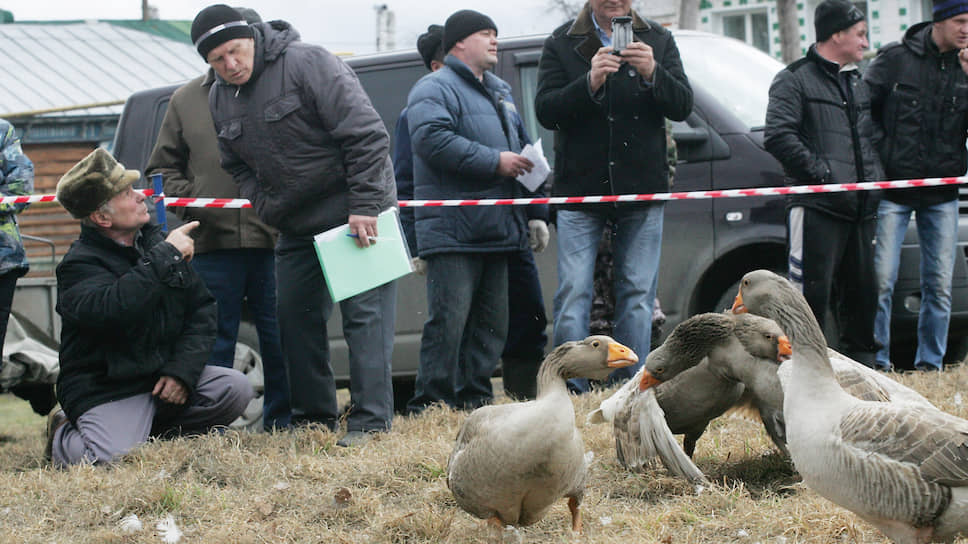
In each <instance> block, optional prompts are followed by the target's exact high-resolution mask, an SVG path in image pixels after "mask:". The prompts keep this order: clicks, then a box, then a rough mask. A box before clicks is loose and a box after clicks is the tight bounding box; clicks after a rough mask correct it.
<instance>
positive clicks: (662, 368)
mask: <svg viewBox="0 0 968 544" xmlns="http://www.w3.org/2000/svg"><path fill="white" fill-rule="evenodd" d="M663 372H665V367H664V366H660V367H659V368H657V369H655V372H654V374H662V373H663Z"/></svg>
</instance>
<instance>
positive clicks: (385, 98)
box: [356, 63, 427, 140]
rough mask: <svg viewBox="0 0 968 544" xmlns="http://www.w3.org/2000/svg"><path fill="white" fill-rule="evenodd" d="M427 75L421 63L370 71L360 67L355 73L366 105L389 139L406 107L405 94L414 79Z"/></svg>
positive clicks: (414, 81)
mask: <svg viewBox="0 0 968 544" xmlns="http://www.w3.org/2000/svg"><path fill="white" fill-rule="evenodd" d="M426 73H427V68H426V67H425V66H424V65H423V63H419V64H409V65H398V66H389V67H386V66H382V67H377V68H376V69H373V70H367V69H366V68H361V69H359V70H358V71H357V72H356V75H357V77H359V78H360V83H361V84H362V85H363V88H364V89H365V90H366V94H367V95H369V97H370V102H372V103H373V107H374V108H376V111H377V113H379V114H380V117H381V118H382V119H383V124H385V125H386V127H387V132H388V133H389V134H390V138H391V140H392V138H393V133H394V131H395V130H396V128H397V119H399V118H400V112H401V111H402V110H403V108H405V107H406V106H407V95H408V94H409V93H410V89H411V88H412V87H413V85H414V83H416V82H417V80H418V79H420V78H421V77H423V76H424V74H426Z"/></svg>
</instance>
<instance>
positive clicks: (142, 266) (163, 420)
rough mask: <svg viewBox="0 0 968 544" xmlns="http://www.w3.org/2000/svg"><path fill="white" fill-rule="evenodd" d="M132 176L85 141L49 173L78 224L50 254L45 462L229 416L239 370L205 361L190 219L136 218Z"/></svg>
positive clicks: (206, 343)
mask: <svg viewBox="0 0 968 544" xmlns="http://www.w3.org/2000/svg"><path fill="white" fill-rule="evenodd" d="M139 177H140V174H139V173H138V171H136V170H125V168H124V166H122V165H121V164H119V163H118V162H117V161H115V160H114V157H112V156H111V155H110V154H109V153H108V152H107V151H105V150H103V149H96V150H94V151H93V152H92V153H91V154H89V155H88V156H87V157H85V158H84V159H82V160H81V162H79V163H77V164H76V165H74V167H73V168H71V169H70V171H68V172H67V173H66V174H64V176H63V177H62V178H61V179H60V181H59V182H58V183H57V199H58V200H59V201H60V203H61V205H63V206H64V208H65V209H67V211H68V212H70V214H71V215H72V216H74V217H75V218H77V219H80V220H81V236H80V238H78V240H77V241H75V242H74V243H73V244H72V245H71V249H70V251H68V253H67V255H65V256H64V259H63V261H61V263H60V264H59V265H58V266H57V288H58V289H57V313H58V314H60V316H61V321H62V332H61V349H60V376H59V377H58V380H57V398H58V400H59V401H60V404H61V407H62V408H63V411H60V412H56V413H54V414H53V415H52V416H51V420H50V422H49V425H48V437H47V452H46V453H47V455H48V456H49V458H50V459H51V461H52V462H53V464H54V465H55V466H66V465H71V464H75V463H85V462H86V463H107V462H110V461H112V460H113V459H115V458H117V457H118V456H121V455H124V454H125V453H127V452H128V451H129V450H131V449H132V448H134V447H136V446H138V445H139V444H142V443H144V442H145V441H146V440H147V439H148V437H149V436H152V435H158V434H179V433H203V432H206V431H207V430H208V429H210V428H211V427H212V426H216V425H228V424H229V423H231V422H232V421H233V420H234V419H235V418H237V417H238V416H239V415H240V414H241V413H242V411H243V410H244V409H245V407H246V405H247V404H248V403H249V400H250V399H251V397H252V387H251V385H249V382H248V380H247V379H246V377H245V376H244V375H243V374H242V373H240V372H238V371H236V370H233V369H229V368H222V367H217V366H206V363H207V362H208V360H209V356H210V354H211V351H212V346H213V345H214V343H215V331H216V320H215V316H216V311H215V299H214V298H213V297H212V295H211V294H210V293H209V292H208V290H207V289H206V288H205V284H204V283H203V282H202V280H201V278H200V277H199V276H198V275H196V274H195V272H194V271H193V269H192V267H191V266H189V264H188V261H190V260H191V258H192V254H193V252H194V248H195V244H194V241H193V240H192V238H191V237H190V235H189V234H190V233H191V231H192V230H193V229H194V228H196V227H197V226H198V222H197V221H193V222H191V223H187V224H185V225H183V226H182V227H180V228H178V229H176V230H173V231H172V232H170V233H169V234H168V235H167V237H166V236H165V234H164V233H163V232H162V230H161V227H159V226H158V225H154V224H148V218H149V216H148V208H147V206H146V205H145V196H144V195H142V194H141V193H139V192H137V191H135V190H134V189H132V187H131V184H132V183H133V182H134V181H135V180H137V179H138V178H139Z"/></svg>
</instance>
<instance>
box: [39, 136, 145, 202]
mask: <svg viewBox="0 0 968 544" xmlns="http://www.w3.org/2000/svg"><path fill="white" fill-rule="evenodd" d="M140 177H141V172H138V171H137V170H127V169H125V167H124V165H123V164H121V163H119V162H118V161H116V160H114V157H112V156H111V154H110V153H108V152H107V151H105V150H104V149H103V148H100V147H99V148H97V149H95V150H94V151H91V152H90V153H89V154H88V155H87V156H86V157H84V158H83V159H81V161H80V162H78V163H77V164H75V165H74V166H73V167H71V169H70V170H68V171H67V173H66V174H64V175H63V176H61V179H60V181H58V182H57V201H58V202H60V203H61V206H64V209H66V210H67V211H68V212H70V214H71V215H72V216H73V217H74V218H75V219H83V218H85V217H87V216H89V215H91V214H92V213H94V212H95V211H97V209H98V208H100V207H101V206H103V205H104V203H105V202H107V201H108V200H111V199H112V198H114V197H115V196H116V195H118V194H120V193H122V192H124V191H127V190H128V187H130V186H131V184H132V183H134V182H135V181H137V180H138V178H140Z"/></svg>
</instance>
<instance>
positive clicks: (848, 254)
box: [764, 0, 883, 365]
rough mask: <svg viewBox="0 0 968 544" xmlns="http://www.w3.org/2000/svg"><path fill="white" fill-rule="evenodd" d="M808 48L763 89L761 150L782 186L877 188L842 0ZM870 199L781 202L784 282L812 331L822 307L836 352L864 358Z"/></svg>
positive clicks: (872, 299)
mask: <svg viewBox="0 0 968 544" xmlns="http://www.w3.org/2000/svg"><path fill="white" fill-rule="evenodd" d="M814 24H815V26H816V34H817V43H815V44H814V45H812V46H811V47H810V50H809V51H808V52H807V56H806V57H804V58H802V59H800V60H798V61H796V62H794V63H792V64H790V65H789V66H787V67H786V68H784V69H783V70H781V71H780V72H779V73H778V74H777V76H776V78H775V79H774V80H773V84H772V85H771V86H770V103H769V107H768V108H767V113H766V130H765V142H764V143H765V146H766V149H767V151H769V152H770V153H771V154H772V155H773V156H774V157H776V159H777V160H778V161H780V163H781V164H782V165H783V170H784V171H785V172H786V175H787V183H788V184H791V185H803V184H825V183H847V182H854V181H858V182H861V181H877V180H880V179H882V178H883V172H882V170H881V165H880V162H879V160H878V157H877V154H876V152H875V150H874V144H873V141H872V136H873V125H872V122H871V109H870V93H869V91H868V87H867V85H866V84H865V83H864V81H863V80H862V79H861V76H860V73H859V70H858V69H857V65H856V63H857V62H858V61H860V60H861V59H862V58H863V55H864V50H865V49H867V46H868V43H867V23H866V21H865V20H864V14H863V13H861V11H860V10H859V9H857V8H856V7H855V6H854V5H853V4H851V3H850V2H848V1H847V0H825V1H824V2H822V3H820V5H818V6H817V10H816V15H815V17H814ZM878 200H879V195H877V194H874V193H871V192H866V191H854V192H842V193H834V194H823V195H814V194H803V195H793V196H791V197H789V200H788V202H787V208H788V217H787V242H788V249H789V274H790V279H791V280H792V281H793V282H794V283H796V284H798V285H800V286H801V288H802V289H803V294H804V296H805V297H806V299H807V302H808V303H809V304H810V308H811V309H812V310H813V313H814V315H815V316H816V318H817V321H819V322H820V326H821V327H824V325H825V323H826V314H827V311H828V309H829V310H830V311H832V312H833V315H834V317H835V318H842V321H841V322H840V323H839V324H840V327H839V329H840V341H841V345H840V348H841V349H842V350H843V351H845V352H846V353H847V354H848V355H850V356H852V357H854V358H855V359H857V360H859V361H860V362H863V363H865V364H868V365H871V364H873V360H874V352H875V351H876V348H877V346H876V344H875V342H874V313H875V310H876V303H877V292H876V289H875V288H874V287H873V284H874V274H873V253H874V252H873V240H874V231H875V229H876V219H877V218H876V213H877V203H878Z"/></svg>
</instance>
